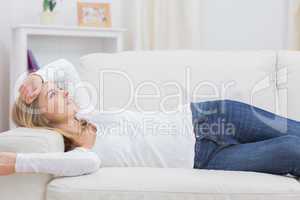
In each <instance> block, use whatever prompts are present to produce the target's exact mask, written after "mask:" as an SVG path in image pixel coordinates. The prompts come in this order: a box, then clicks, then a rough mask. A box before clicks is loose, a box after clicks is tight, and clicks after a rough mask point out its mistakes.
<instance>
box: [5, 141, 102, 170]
mask: <svg viewBox="0 0 300 200" xmlns="http://www.w3.org/2000/svg"><path fill="white" fill-rule="evenodd" d="M7 166H8V165H7ZM99 167H100V160H99V158H98V156H97V155H96V154H95V153H94V152H92V151H90V150H88V149H85V148H82V147H77V148H75V149H74V150H72V151H69V152H66V153H63V152H57V153H17V154H15V164H14V165H13V167H12V165H11V164H10V165H9V167H7V168H8V169H9V170H8V172H10V174H11V173H14V172H17V173H47V174H52V175H54V176H79V175H84V174H89V173H92V172H94V171H96V170H97V169H98V168H99ZM3 169H6V168H3ZM1 170H2V169H1V168H0V174H1V175H8V174H9V173H6V174H5V173H1ZM3 172H4V171H3Z"/></svg>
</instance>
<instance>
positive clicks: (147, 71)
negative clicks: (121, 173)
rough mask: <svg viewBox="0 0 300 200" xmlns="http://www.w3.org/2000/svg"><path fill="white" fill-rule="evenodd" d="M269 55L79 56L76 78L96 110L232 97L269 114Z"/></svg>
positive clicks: (163, 107) (272, 61)
mask: <svg viewBox="0 0 300 200" xmlns="http://www.w3.org/2000/svg"><path fill="white" fill-rule="evenodd" d="M275 68H276V52H275V51H189V50H177V51H140V52H122V53H115V54H105V53H96V54H89V55H86V56H83V57H82V58H81V66H80V68H79V69H78V70H79V72H80V74H81V78H82V79H83V80H84V81H88V82H89V83H91V84H92V85H93V86H94V88H95V89H96V90H97V93H98V99H97V108H100V109H101V110H104V111H106V110H108V109H111V108H117V109H120V108H124V109H134V110H140V111H158V110H159V111H175V110H176V109H177V107H178V105H181V104H184V103H188V102H190V101H205V100H213V99H233V100H239V101H243V102H246V103H251V104H253V105H256V106H259V107H262V108H264V109H266V110H270V111H275V109H276V101H275V100H276V96H275V95H276V92H275Z"/></svg>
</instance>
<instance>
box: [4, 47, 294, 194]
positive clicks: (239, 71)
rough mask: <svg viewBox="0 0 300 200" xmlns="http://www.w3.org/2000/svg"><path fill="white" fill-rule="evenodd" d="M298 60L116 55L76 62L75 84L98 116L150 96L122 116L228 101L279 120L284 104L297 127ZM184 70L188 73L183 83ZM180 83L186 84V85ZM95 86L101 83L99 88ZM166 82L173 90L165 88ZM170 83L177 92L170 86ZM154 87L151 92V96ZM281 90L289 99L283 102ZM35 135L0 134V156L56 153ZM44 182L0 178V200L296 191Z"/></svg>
mask: <svg viewBox="0 0 300 200" xmlns="http://www.w3.org/2000/svg"><path fill="white" fill-rule="evenodd" d="M299 57H300V53H299V52H289V51H280V52H275V51H236V52H227V51H226V52H222V51H196V52H194V51H167V52H164V51H158V52H147V51H146V52H123V53H117V54H91V55H87V56H84V57H82V58H81V63H82V65H81V66H77V69H78V70H79V72H80V74H81V78H82V79H84V80H86V81H87V83H89V84H90V85H92V86H94V87H95V88H96V90H95V91H96V93H99V95H98V99H97V100H96V103H97V105H96V107H98V108H99V107H100V109H102V110H107V109H110V108H120V107H122V105H124V103H127V102H128V98H129V94H133V93H132V92H136V91H137V90H138V89H139V90H138V92H139V94H161V95H160V96H157V99H154V98H152V99H151V98H150V99H149V98H140V99H138V101H137V102H135V101H134V100H132V101H130V102H129V104H128V107H126V108H131V109H138V108H142V109H144V110H152V111H153V110H154V111H155V110H158V109H159V110H161V107H160V104H159V102H160V101H162V100H164V101H163V103H164V104H163V105H165V108H167V109H168V110H174V109H176V108H177V106H178V105H180V103H187V102H188V100H193V101H204V100H210V99H218V98H230V99H234V100H240V101H243V102H246V103H251V104H254V105H257V106H259V107H262V108H264V109H267V110H269V111H273V112H279V113H284V108H285V104H286V105H287V106H288V115H289V116H290V117H292V118H295V119H300V114H299V112H300V110H299V108H298V107H299V106H298V100H299V97H298V95H299V94H298V87H299V86H298V85H299V84H298V82H297V75H298V74H300V72H299V73H298V70H299V69H300V66H298V65H300V59H299ZM286 66H287V69H288V71H289V72H290V74H291V75H290V76H287V77H286V80H284V79H282V78H280V77H282V76H281V73H283V72H282V71H281V72H280V69H282V68H284V67H286ZM187 68H188V70H190V71H189V75H188V76H186V77H187V78H186V77H185V73H186V72H187V71H186V70H187ZM298 68H299V69H298ZM103 70H110V71H106V72H108V73H106V74H104V76H103V77H101V73H102V75H103ZM120 70H121V71H120ZM111 72H114V73H111ZM116 72H118V73H116ZM123 72H126V73H125V74H127V76H120V74H122V73H123ZM123 75H124V73H123ZM100 78H102V79H100ZM128 78H129V80H131V81H132V87H133V88H130V87H129V86H128ZM187 79H188V80H190V83H187V82H188V81H187ZM101 80H104V82H105V85H103V84H102V81H101ZM146 81H150V83H152V84H148V85H142V86H143V87H141V84H142V83H144V82H146ZM170 81H172V83H173V84H171V85H168V83H169V82H170ZM174 81H175V82H176V83H177V85H176V86H178V88H180V89H178V88H177V87H176V86H174ZM199 81H208V82H206V87H204V86H203V85H202V86H203V87H201V89H200V90H197V92H196V94H197V95H196V96H194V95H193V94H192V93H191V92H190V91H189V90H188V89H187V88H192V89H193V88H195V87H196V86H197V84H199ZM286 81H288V83H286ZM230 82H233V83H234V84H233V85H232V86H231V87H230V89H229V90H226V92H225V94H223V93H222V85H224V83H225V85H226V83H230ZM207 83H208V84H207ZM138 86H140V88H138ZM155 86H158V91H157V90H156V89H155ZM285 87H287V88H288V89H289V91H288V93H286V94H283V93H282V91H283V88H285ZM214 89H215V91H214ZM178 91H181V93H180V94H179V96H180V97H181V98H183V99H182V102H179V101H178V95H177V96H176V95H175V96H173V97H172V98H168V99H164V98H165V97H166V96H167V95H170V94H178ZM216 92H217V93H216ZM216 94H217V95H216ZM283 95H286V96H288V97H289V98H286V97H285V96H283ZM144 97H145V96H144ZM187 97H190V99H189V98H187ZM129 99H130V98H129ZM278 100H279V101H278ZM137 105H139V106H140V107H137ZM278 108H279V109H278ZM40 131H42V130H39V131H33V130H28V129H20V128H18V129H15V130H12V131H9V132H7V133H2V134H0V151H16V152H48V151H62V150H63V143H62V138H61V137H59V136H57V135H53V134H52V133H51V134H50V133H48V134H44V133H41V132H40ZM51 178H52V177H50V176H47V175H37V174H35V175H33V174H30V175H27V174H26V175H20V174H16V175H14V176H7V177H0V185H1V187H0V194H1V197H0V198H1V199H10V200H11V199H12V200H18V199H22V200H23V199H30V200H46V199H47V200H69V199H70V200H71V199H72V200H76V199H89V200H93V199H97V200H99V199H104V200H109V199H118V200H124V199H125V200H127V199H130V200H131V199H151V200H152V199H158V200H160V199H174V200H175V199H176V200H177V199H199V200H202V199H203V200H210V199H211V200H212V199H213V200H224V199H226V200H257V199H260V200H283V199H284V200H298V199H300V184H299V182H298V181H297V180H296V179H293V178H290V177H284V176H275V175H270V174H260V173H253V172H229V171H210V170H195V169H163V168H161V169H158V168H101V169H99V171H98V172H96V173H94V174H91V175H87V176H81V177H72V178H57V179H54V180H52V181H51V182H50V183H49V184H48V185H47V182H48V181H50V180H51ZM46 185H47V188H46ZM15 191H17V193H16V192H15Z"/></svg>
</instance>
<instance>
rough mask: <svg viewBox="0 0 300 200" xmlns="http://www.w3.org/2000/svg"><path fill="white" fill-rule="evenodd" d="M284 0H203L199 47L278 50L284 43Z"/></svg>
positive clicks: (285, 0)
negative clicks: (201, 32) (200, 43)
mask: <svg viewBox="0 0 300 200" xmlns="http://www.w3.org/2000/svg"><path fill="white" fill-rule="evenodd" d="M287 3H288V1H287V0H204V3H203V9H202V10H201V11H202V12H203V17H202V22H201V23H202V24H203V34H202V39H201V42H202V47H203V48H207V49H281V48H284V47H285V46H286V37H287Z"/></svg>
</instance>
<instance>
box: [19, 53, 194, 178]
mask: <svg viewBox="0 0 300 200" xmlns="http://www.w3.org/2000/svg"><path fill="white" fill-rule="evenodd" d="M36 73H37V74H39V75H40V76H41V77H42V78H43V79H44V80H45V81H47V80H52V81H55V82H57V83H58V84H62V83H65V82H66V81H68V83H69V84H68V87H67V88H68V89H69V91H70V95H71V96H73V98H74V100H75V101H76V103H77V104H78V105H79V107H81V108H83V110H84V109H85V111H84V112H78V113H77V114H76V117H77V118H83V119H86V120H87V121H88V122H90V123H92V124H94V125H95V126H96V128H97V133H96V135H97V136H96V141H95V144H94V146H93V148H92V149H84V148H76V149H74V150H73V151H69V152H66V153H43V154H22V153H20V154H18V155H17V161H16V172H43V173H50V174H54V175H57V176H74V175H83V174H86V173H91V172H93V171H95V170H96V169H97V168H99V165H100V163H101V166H102V167H172V168H174V167H175V168H193V164H194V145H195V137H194V133H193V128H192V117H191V112H190V109H189V106H185V107H183V108H184V111H182V112H180V113H176V114H172V115H167V114H163V113H154V114H145V113H140V112H134V111H123V112H121V113H117V114H107V113H101V112H99V111H96V110H94V111H93V112H86V110H90V109H91V108H86V107H84V106H85V105H88V103H87V102H86V101H87V100H88V99H89V97H88V92H86V91H83V90H81V91H79V92H78V91H76V93H74V88H78V84H81V81H80V78H79V75H78V73H77V72H76V70H75V68H74V67H73V65H72V64H71V63H70V62H68V61H66V60H64V59H60V60H57V61H55V62H52V63H50V64H48V65H46V66H44V67H43V68H42V69H40V70H39V71H38V72H36ZM54 74H55V75H54ZM50 75H51V76H50ZM63 87H64V86H63ZM86 113H88V114H86Z"/></svg>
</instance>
